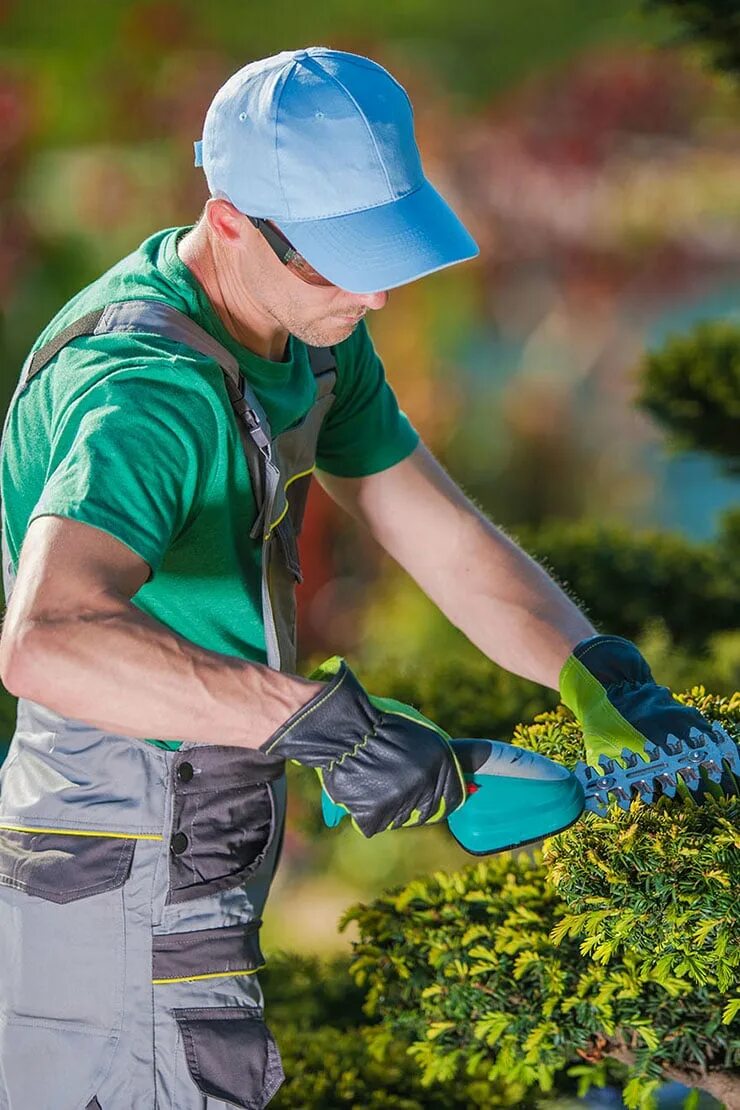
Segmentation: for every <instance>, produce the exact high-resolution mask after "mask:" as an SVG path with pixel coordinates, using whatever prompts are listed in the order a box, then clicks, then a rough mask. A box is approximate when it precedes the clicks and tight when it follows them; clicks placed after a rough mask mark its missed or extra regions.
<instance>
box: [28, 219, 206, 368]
mask: <svg viewBox="0 0 740 1110" xmlns="http://www.w3.org/2000/svg"><path fill="white" fill-rule="evenodd" d="M178 230H179V229H178V228H165V229H164V230H162V231H158V232H155V233H154V234H153V235H150V236H149V237H148V238H147V239H145V240H144V241H143V242H142V243H140V244H139V246H138V247H137V248H136V249H135V250H133V251H131V252H130V253H129V254H127V255H125V256H124V257H123V258H121V259H119V261H118V262H116V263H114V264H113V265H112V266H110V267H109V268H108V269H107V270H106V271H105V272H104V273H102V274H101V275H100V276H99V277H97V278H95V279H94V280H93V281H92V282H90V283H89V284H88V285H86V286H85V287H84V288H83V289H81V290H79V292H78V293H75V295H74V296H73V297H71V298H70V299H69V300H68V301H67V302H66V304H64V305H62V307H61V308H60V309H59V311H58V312H57V313H56V315H55V316H54V317H53V318H52V319H51V320H50V321H49V323H48V324H47V325H46V326H45V327H44V328H43V329H42V331H41V332H40V333H39V335H38V336H37V338H36V340H35V341H34V343H33V345H32V347H31V350H32V351H36V350H39V349H40V348H41V347H43V346H44V345H45V344H46V343H48V342H49V341H50V340H51V339H53V338H54V337H55V336H57V335H59V333H60V332H62V331H63V330H64V329H65V328H67V327H69V326H70V325H71V324H73V323H74V322H75V321H76V320H79V319H81V318H82V317H84V316H87V315H88V314H89V313H92V312H96V311H99V310H102V309H104V308H105V307H106V306H107V305H109V304H114V303H117V302H121V301H132V300H140V299H151V300H159V301H164V302H165V303H167V304H171V305H172V307H173V308H176V309H179V310H180V311H181V312H187V311H188V307H189V306H188V302H187V299H186V298H185V296H184V295H183V292H182V291H181V290H179V289H178V288H177V285H176V284H175V283H174V282H173V281H172V280H170V279H169V278H168V276H167V274H166V272H164V271H163V270H162V268H161V266H160V258H161V255H162V251H163V248H164V247H165V245H166V242H167V239H168V238H169V237H171V236H173V235H174V234H176V232H177V231H178Z"/></svg>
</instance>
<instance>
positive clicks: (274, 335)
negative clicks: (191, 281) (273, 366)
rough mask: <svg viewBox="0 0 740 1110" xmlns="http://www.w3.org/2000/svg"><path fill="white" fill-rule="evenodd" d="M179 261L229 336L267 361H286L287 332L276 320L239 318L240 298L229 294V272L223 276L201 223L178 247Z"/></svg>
mask: <svg viewBox="0 0 740 1110" xmlns="http://www.w3.org/2000/svg"><path fill="white" fill-rule="evenodd" d="M177 253H178V256H179V258H180V261H181V262H182V263H184V265H185V266H187V268H188V269H189V270H190V272H191V273H192V274H193V276H194V277H195V278H196V279H197V281H198V282H199V283H200V285H201V286H202V287H203V291H204V293H205V295H206V297H207V298H208V300H209V301H210V303H211V305H212V307H213V310H214V312H215V313H216V315H217V316H218V318H219V320H220V321H221V323H222V324H223V325H224V327H225V328H226V330H227V331H228V333H229V335H231V336H233V338H234V339H235V340H236V341H237V343H240V344H241V346H242V347H246V348H247V350H249V351H252V352H253V353H254V354H256V355H259V356H260V357H261V358H264V359H268V360H269V361H270V362H285V360H286V358H287V357H288V338H289V337H288V333H287V332H286V331H284V330H282V329H278V330H276V329H275V322H274V320H272V321H271V320H270V319H268V318H266V317H264V316H262V317H258V316H257V314H256V313H255V315H254V319H249V320H247V319H246V318H245V317H244V315H243V314H239V315H237V313H236V312H235V310H234V307H233V306H234V303H235V302H236V301H237V297H235V296H234V295H233V294H232V295H231V296H230V295H229V289H230V284H231V283H230V281H229V275H228V273H222V272H221V269H222V268H220V267H219V265H218V263H217V261H216V259H215V258H214V251H213V245H212V243H211V240H210V238H209V236H208V235H207V233H206V232H205V231H204V229H203V228H202V227H200V226H199V225H198V224H196V225H195V227H194V228H192V230H190V231H188V232H187V233H186V234H185V235H183V237H182V239H180V241H179V242H178V244H177Z"/></svg>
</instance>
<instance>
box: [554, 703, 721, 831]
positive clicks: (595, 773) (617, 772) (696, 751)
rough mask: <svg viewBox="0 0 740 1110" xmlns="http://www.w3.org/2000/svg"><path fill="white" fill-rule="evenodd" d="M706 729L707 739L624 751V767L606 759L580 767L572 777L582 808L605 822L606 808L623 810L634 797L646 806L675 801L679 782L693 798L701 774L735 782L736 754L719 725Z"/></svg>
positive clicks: (672, 739)
mask: <svg viewBox="0 0 740 1110" xmlns="http://www.w3.org/2000/svg"><path fill="white" fill-rule="evenodd" d="M710 727H711V729H712V731H711V733H706V732H702V731H701V730H700V729H698V728H692V729H691V730H690V732H689V735H688V737H687V738H686V739H685V740H681V739H679V737H678V736H674V735H673V734H671V733H669V734H668V736H666V738H665V740H664V742H663V744H662V745H661V747H658V746H657V745H656V744H653V743H652V742H651V741H649V740H648V741H646V743H645V755H644V756H641V755H639V754H638V753H637V752H633V751H630V750H629V749H627V748H625V749H624V750H623V751H622V753H621V755H620V757H619V760H620V761H621V763H623V764H624V766H621V764H620V762H619V761H617V760H616V759H610V758H609V757H608V756H601V757H600V759H599V763H598V766H596V767H593V766H591V765H589V764H587V763H584V762H582V761H580V762H579V763H578V764H577V765H576V767H575V769H574V772H573V773H574V774H575V776H576V777H577V778H578V779H579V780H580V782H581V785H582V786H583V790H584V794H585V797H586V806H585V808H586V809H588V810H591V811H592V812H594V813H598V814H600V815H601V816H604V815H605V814H606V811H607V808H608V806H609V804H610V803H614V802H615V803H616V804H617V805H618V806H619V807H620V809H624V810H627V809H629V807H630V805H631V803H632V800H633V799H634V798H635V797H636V796H637V797H639V798H641V799H642V801H643V802H644V803H645V805H651V804H652V803H653V802H654V801H655V798H656V796H657V797H660V796H662V795H665V796H666V797H669V798H672V797H674V796H675V794H676V790H677V788H678V780H679V778H680V779H681V780H682V781H683V782H684V783H685V784H686V786H687V787H688V788H689V790H691V791H692V792H696V791H697V790H699V789H700V788H701V786H702V776H701V771H704V772H705V774H706V776H707V778H708V779H709V780H710V781H711V782H717V783H718V782H720V781H721V779H722V777H723V775H724V774H725V768H727V769H728V770H729V771H731V772H733V773H734V774H736V775H738V776H740V748H738V745H737V744H736V743H735V741H734V740H733V739H732V737H731V736H730V735H729V733H727V732H726V731H725V730H724V729H723V728H722V726H721V725H720V724H719V722H717V721H715V722H713V723H712V725H711V726H710Z"/></svg>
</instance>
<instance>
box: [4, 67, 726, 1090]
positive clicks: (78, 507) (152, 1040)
mask: <svg viewBox="0 0 740 1110" xmlns="http://www.w3.org/2000/svg"><path fill="white" fill-rule="evenodd" d="M201 162H202V164H203V166H204V169H205V173H206V177H207V180H208V185H209V188H210V192H211V199H209V200H208V202H207V204H206V206H205V209H204V212H203V214H202V216H201V218H200V220H199V221H198V223H197V224H196V225H195V226H194V227H192V228H189V229H188V228H175V229H169V230H167V231H164V232H159V233H157V234H155V235H153V236H151V237H150V238H149V239H147V240H146V241H145V242H144V243H143V244H142V245H141V247H140V248H139V249H138V250H137V251H135V252H134V253H133V254H131V255H129V256H128V257H127V258H125V259H123V260H122V261H121V262H119V263H118V264H117V265H115V266H114V267H113V268H112V269H111V270H110V271H108V272H107V273H106V274H103V275H102V277H100V278H99V279H98V280H97V281H95V282H93V284H92V285H90V286H88V287H87V288H86V289H84V290H82V291H81V292H80V293H79V294H78V295H77V296H76V297H74V298H73V299H72V301H70V302H69V304H67V305H65V306H64V308H63V309H62V310H61V311H60V313H59V314H58V315H57V317H56V318H55V319H54V320H53V321H52V322H51V323H50V324H49V325H48V327H47V328H46V329H45V331H44V332H43V333H42V335H41V336H40V337H39V339H38V340H37V342H36V343H35V344H34V348H33V350H32V352H31V353H30V355H29V358H28V359H27V361H26V364H25V365H24V368H23V372H22V375H21V380H20V382H19V386H18V390H17V391H16V394H15V397H14V399H13V402H12V403H11V407H10V410H9V413H8V417H7V420H6V428H5V434H4V443H3V453H2V472H1V479H2V494H3V553H4V554H3V571H4V577H5V588H6V597H7V598H8V599H9V600H8V608H7V614H6V618H5V624H4V629H3V635H2V640H1V641H0V674H1V675H2V679H3V682H4V683H5V685H6V686H7V687H8V688H9V689H10V690H11V691H12V692H14V693H16V694H17V695H18V696H19V707H18V725H17V729H16V732H15V735H14V738H13V742H12V747H11V752H10V755H9V758H8V760H7V762H6V764H5V767H4V768H3V772H2V792H1V795H0V937H2V944H3V950H2V955H1V958H0V1010H1V1011H2V1013H1V1014H0V1017H1V1018H2V1020H1V1021H0V1107H2V1108H9V1110H29V1108H33V1110H79V1108H80V1107H88V1108H89V1110H131V1108H141V1110H151V1107H152V1106H156V1107H162V1108H163V1107H176V1108H177V1110H196V1108H203V1107H205V1106H207V1107H208V1108H209V1110H215V1108H218V1107H226V1106H242V1107H250V1108H257V1107H262V1106H264V1105H265V1104H266V1103H267V1102H268V1101H269V1100H270V1098H271V1097H272V1095H273V1093H274V1092H275V1090H276V1089H277V1088H278V1086H279V1084H280V1082H281V1080H282V1078H283V1073H282V1067H281V1062H280V1057H279V1053H278V1050H277V1048H276V1045H275V1042H274V1040H273V1038H272V1036H271V1034H270V1032H269V1030H268V1028H267V1026H266V1025H265V1024H264V1020H263V1009H262V1006H263V999H262V993H261V990H260V987H259V983H258V980H257V977H256V974H255V972H256V971H257V970H258V969H259V967H261V966H262V962H263V961H262V956H261V953H260V948H259V932H258V930H259V924H260V914H261V912H262V908H263V906H264V903H265V899H266V896H267V892H268V889H269V886H270V882H271V880H272V876H273V873H274V870H275V866H276V864H277V860H278V857H279V853H280V846H281V840H282V829H283V822H284V814H285V776H284V767H285V760H286V759H294V760H295V761H297V762H298V763H304V764H307V765H310V766H313V767H315V768H316V770H317V772H318V774H319V776H320V778H321V781H322V784H323V786H324V787H325V789H326V790H327V793H328V794H329V795H330V797H331V798H333V800H334V801H336V802H337V803H338V804H339V805H341V806H343V807H344V808H346V809H347V810H348V811H349V813H350V815H351V817H352V820H353V821H354V823H355V824H356V826H357V827H358V828H359V830H360V831H361V832H362V833H363V834H364V835H366V836H371V835H373V834H374V833H376V832H378V831H380V830H382V829H386V828H390V827H399V826H404V825H415V824H423V823H429V822H433V821H439V820H442V819H443V818H444V817H446V816H449V814H450V813H451V812H453V811H454V810H455V809H457V808H458V807H459V806H460V805H462V804H463V802H464V797H465V792H464V781H463V777H462V772H461V768H460V766H459V764H458V762H457V759H456V757H455V755H454V752H453V749H452V747H451V745H450V744H449V742H448V741H449V738H448V737H447V736H446V734H445V733H443V732H442V731H441V730H440V729H438V728H437V726H436V725H434V724H433V723H432V722H431V721H428V720H426V719H425V718H424V717H422V716H421V715H420V714H418V713H417V712H416V711H415V710H413V709H412V708H411V707H403V706H399V705H398V704H396V703H393V704H391V703H387V702H384V701H383V700H382V699H378V698H372V697H370V696H369V695H368V694H367V693H366V692H365V691H364V690H363V689H362V687H361V686H360V684H359V683H358V682H357V680H356V679H355V677H354V676H353V674H352V672H351V671H350V670H349V668H348V667H347V666H346V664H345V663H344V662H343V661H342V660H340V659H335V660H331V661H329V663H328V664H327V665H326V666H325V667H324V668H323V669H322V670H321V671H320V672H319V674H318V675H316V676H314V677H313V678H312V679H304V678H301V677H298V676H297V675H296V674H295V622H294V615H295V614H294V597H293V594H294V586H295V582H296V581H297V580H299V579H300V564H299V558H298V549H297V545H296V537H297V534H298V532H299V530H300V523H301V515H302V507H303V504H304V503H305V494H306V486H307V483H308V480H309V479H310V475H311V473H312V471H313V470H314V467H318V470H319V477H320V481H321V482H322V484H323V485H324V487H325V488H326V489H327V490H328V492H329V494H330V495H331V496H332V497H333V498H334V499H335V500H336V501H337V502H338V503H339V504H340V505H341V506H342V507H343V508H344V509H346V510H347V511H348V512H349V513H351V514H352V515H353V516H354V517H356V518H357V519H358V520H359V521H360V522H362V523H363V524H364V525H366V526H367V528H368V529H369V530H370V532H371V533H372V534H373V535H374V536H375V538H376V539H377V540H378V541H379V542H380V543H382V544H383V546H384V547H385V548H386V550H387V551H389V552H390V554H391V555H393V556H394V558H396V559H397V560H398V561H399V562H400V563H401V564H402V565H403V566H404V567H405V568H406V569H407V570H408V572H409V573H410V574H411V575H413V577H414V578H415V579H416V580H417V582H419V583H420V585H421V586H422V587H423V588H424V589H425V590H426V592H427V593H428V594H429V596H430V597H431V598H433V599H434V601H435V602H436V603H437V604H438V605H439V606H440V608H441V609H442V610H443V611H444V612H445V613H446V614H447V616H448V617H449V618H450V620H452V621H453V622H454V623H455V624H456V625H458V626H459V627H460V628H461V629H462V630H463V631H464V632H465V633H466V634H467V635H468V636H469V637H470V639H471V640H472V641H473V642H474V643H475V644H477V646H478V647H479V648H480V649H481V651H483V652H484V653H485V654H486V655H488V656H489V657H490V658H491V659H493V660H495V661H496V662H498V663H499V664H500V665H501V666H503V667H506V668H507V669H509V670H511V671H514V672H516V673H517V674H520V675H524V676H526V677H528V678H531V679H534V680H535V681H538V682H541V683H543V684H544V685H547V686H550V687H552V688H555V689H557V688H558V685H559V684H560V687H561V692H562V694H563V698H564V700H566V701H567V703H568V704H569V705H570V706H571V708H573V710H574V712H576V714H577V716H578V718H579V720H580V721H581V723H582V724H583V726H584V732H585V735H586V740H587V744H588V745H589V752H590V753H591V755H593V754H594V753H596V752H598V751H612V750H614V751H619V750H620V749H621V748H622V747H623V746H625V744H626V745H629V746H631V747H633V748H636V749H638V750H639V749H641V746H642V745H643V744H644V741H645V737H646V736H650V737H651V738H653V739H654V738H656V737H657V736H659V735H661V734H663V732H664V731H665V729H666V728H667V727H671V728H672V730H673V731H679V732H680V731H681V730H683V731H684V732H685V731H687V730H688V728H689V727H690V725H691V724H696V723H697V721H698V722H700V723H701V725H702V727H708V726H706V722H703V720H702V718H701V717H700V716H699V714H697V713H695V711H693V710H686V709H684V708H683V707H681V706H679V705H678V703H677V702H675V701H674V700H673V699H672V698H671V696H670V694H669V693H668V691H665V690H664V689H663V688H660V687H657V686H656V685H655V683H654V682H653V681H652V677H651V675H650V671H649V669H648V667H647V664H645V662H644V660H643V659H642V657H641V656H640V655H639V652H638V651H637V649H636V648H634V646H633V645H631V644H629V643H628V641H626V640H622V639H620V638H619V637H613V636H599V635H597V634H596V633H595V630H594V628H593V627H592V625H591V624H590V623H589V622H588V620H586V618H585V617H584V616H583V615H582V614H581V613H580V612H579V611H578V609H577V608H576V607H575V605H574V604H573V603H572V602H571V601H570V600H569V598H568V597H566V595H565V594H564V593H563V592H562V591H561V590H560V589H559V588H558V586H557V585H556V584H555V583H554V582H553V581H552V580H551V579H550V578H549V577H548V576H547V575H546V574H545V572H544V571H543V570H542V569H541V568H540V567H539V566H538V565H537V564H536V563H535V562H534V561H533V560H531V559H530V558H529V557H528V556H527V555H525V554H524V553H523V552H522V551H521V550H520V549H519V548H517V546H516V545H515V544H514V543H512V542H511V541H510V540H509V539H508V538H507V537H505V536H504V535H503V534H502V533H501V532H499V531H498V530H497V529H496V528H495V527H494V526H493V525H492V524H490V523H489V522H488V521H487V520H485V518H484V517H483V516H482V515H481V514H480V513H479V512H478V511H477V510H476V509H475V508H474V506H473V505H472V504H471V503H470V502H469V501H468V500H467V499H466V498H465V497H464V495H463V494H462V493H461V491H460V490H459V489H458V487H457V486H456V485H455V484H454V482H453V481H452V480H451V479H450V478H449V477H448V476H447V475H446V474H445V473H444V471H443V470H442V469H441V468H440V467H439V466H438V464H437V463H436V462H435V461H434V459H433V458H432V456H431V455H430V453H429V452H428V450H427V449H426V448H425V447H424V445H423V444H422V443H420V441H419V437H418V435H417V433H416V432H415V431H414V429H413V427H412V426H411V424H410V423H409V422H408V420H407V419H406V418H405V416H404V415H403V414H402V413H401V412H400V411H399V409H398V406H397V403H396V400H395V397H394V395H393V393H392V391H391V389H390V387H389V386H388V384H387V383H386V381H385V379H384V374H383V368H382V364H381V363H380V361H379V359H378V357H377V355H376V354H375V352H374V350H373V346H372V343H371V341H370V338H369V336H368V332H367V329H366V325H365V323H364V321H363V319H362V318H363V316H364V315H365V314H366V313H367V312H368V311H369V310H370V309H374V310H377V309H380V308H382V307H383V306H384V305H385V304H386V302H387V300H388V289H390V288H393V287H395V286H398V285H402V284H404V283H406V282H409V281H413V280H415V279H416V278H418V277H421V276H423V275H424V274H427V273H431V272H433V271H434V270H438V269H440V268H442V267H444V266H449V265H452V264H454V263H457V262H461V261H464V260H465V259H469V258H472V257H474V256H475V255H476V254H477V247H476V245H475V243H474V241H473V240H472V238H471V237H470V235H469V234H468V233H467V231H466V230H465V228H464V227H463V226H462V224H461V223H460V222H459V220H458V219H457V217H456V216H455V215H454V213H453V212H452V211H451V210H450V208H449V207H448V206H447V205H446V203H445V202H444V201H443V199H442V198H441V197H440V196H439V194H438V193H437V192H436V191H435V190H434V189H433V188H432V186H431V185H430V184H429V183H428V182H427V181H426V179H425V178H424V175H423V171H422V168H421V163H420V161H419V155H418V151H417V148H416V144H415V141H414V135H413V124H412V114H411V106H410V103H409V101H408V97H407V96H406V94H405V92H404V90H403V89H402V87H401V86H400V85H399V84H398V83H397V82H396V81H395V80H394V79H393V78H392V77H391V76H390V74H388V73H387V72H386V71H385V70H384V69H382V67H380V66H378V65H376V64H375V63H374V62H372V61H371V60H369V59H367V58H363V57H359V56H356V55H352V54H346V53H342V52H340V51H333V50H329V49H326V48H323V47H312V48H310V49H307V50H298V51H292V52H284V53H281V54H278V55H276V56H275V57H272V58H268V59H265V60H263V61H259V62H255V63H253V64H251V65H248V66H246V67H244V68H243V69H241V70H240V71H239V72H238V73H236V74H234V76H233V77H232V78H231V79H230V80H229V81H227V82H226V84H225V85H224V86H223V88H222V89H221V90H220V91H219V92H218V93H217V95H216V97H215V98H214V101H213V103H212V104H211V106H210V108H209V110H208V113H207V116H206V120H205V126H204V133H203V140H202V143H196V164H200V163H201Z"/></svg>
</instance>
